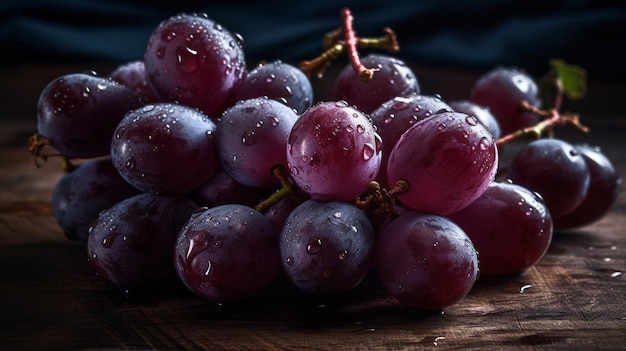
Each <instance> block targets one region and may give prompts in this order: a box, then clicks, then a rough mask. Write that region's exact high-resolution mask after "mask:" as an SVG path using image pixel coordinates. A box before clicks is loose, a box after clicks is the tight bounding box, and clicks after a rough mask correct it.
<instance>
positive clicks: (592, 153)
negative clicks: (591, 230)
mask: <svg viewBox="0 0 626 351" xmlns="http://www.w3.org/2000/svg"><path fill="white" fill-rule="evenodd" d="M574 147H575V148H576V150H577V151H578V152H580V154H581V155H582V157H583V159H584V160H585V164H586V165H587V168H588V169H589V190H588V191H587V195H586V196H585V198H584V199H583V201H582V202H581V203H580V204H579V205H578V206H576V208H575V209H574V210H573V211H571V212H569V213H567V214H565V215H563V216H560V217H556V218H554V227H555V229H557V230H560V229H573V228H579V227H583V226H586V225H589V224H591V223H593V222H595V221H597V220H599V219H601V218H602V217H604V216H605V215H606V214H607V213H608V212H609V210H610V209H611V207H612V206H613V205H614V204H615V202H616V201H617V198H618V196H619V193H620V191H621V187H622V179H621V177H620V175H619V174H618V173H617V169H616V168H615V166H613V164H612V163H611V160H609V158H608V157H607V156H606V155H605V154H604V153H602V150H600V148H599V147H595V146H591V145H589V144H575V145H574Z"/></svg>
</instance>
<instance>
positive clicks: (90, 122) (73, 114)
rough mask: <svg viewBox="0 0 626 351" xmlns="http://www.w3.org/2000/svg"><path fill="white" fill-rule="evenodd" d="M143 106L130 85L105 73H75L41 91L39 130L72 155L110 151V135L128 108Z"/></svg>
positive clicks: (89, 156) (77, 156)
mask: <svg viewBox="0 0 626 351" xmlns="http://www.w3.org/2000/svg"><path fill="white" fill-rule="evenodd" d="M139 106H141V100H140V99H139V97H138V96H137V95H136V94H135V93H134V92H133V91H131V90H130V89H128V88H127V87H125V86H123V85H121V84H119V83H117V82H115V81H113V80H111V79H109V78H103V77H96V76H95V75H90V74H84V73H72V74H67V75H63V76H61V77H58V78H56V79H54V80H53V81H51V82H50V83H48V85H47V86H46V87H45V88H44V89H43V91H42V92H41V94H40V95H39V101H38V104H37V119H38V123H37V130H38V132H39V134H41V135H42V136H44V137H46V138H47V139H49V141H50V145H51V146H52V147H54V148H55V149H56V150H57V151H59V152H60V153H61V154H63V155H65V156H67V157H69V158H92V157H99V156H104V155H108V154H109V153H110V152H111V137H112V136H113V131H114V130H115V127H116V126H117V124H118V123H119V122H120V121H121V120H122V118H124V115H125V114H126V112H128V111H129V110H132V109H135V108H137V107H139Z"/></svg>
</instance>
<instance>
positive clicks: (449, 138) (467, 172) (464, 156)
mask: <svg viewBox="0 0 626 351" xmlns="http://www.w3.org/2000/svg"><path fill="white" fill-rule="evenodd" d="M497 167H498V150H497V148H496V144H495V142H494V140H493V137H492V136H491V134H490V133H489V131H488V130H487V129H486V128H485V126H483V125H482V124H481V123H480V122H478V120H477V119H476V117H474V116H469V115H467V114H464V113H460V112H444V113H438V114H435V115H433V116H431V117H429V118H427V119H424V120H422V121H419V122H417V123H416V124H415V125H413V126H412V127H411V128H409V129H408V130H407V131H406V132H404V134H402V136H401V137H400V139H399V140H398V142H397V143H396V145H395V146H394V148H393V150H392V151H391V154H390V155H389V162H388V164H387V177H388V179H389V183H390V184H395V183H396V182H397V181H398V180H405V181H407V182H408V183H409V186H410V190H409V191H408V192H407V193H405V194H401V195H399V196H398V199H399V200H400V201H401V202H402V203H403V204H405V205H406V206H407V207H410V208H412V209H414V210H421V211H426V212H432V213H436V214H440V215H447V214H450V213H453V212H455V211H458V210H460V209H461V208H463V207H465V206H467V205H469V204H470V203H471V202H472V201H474V200H475V199H476V198H478V196H480V194H482V192H483V191H484V190H485V189H486V188H487V186H489V183H490V182H491V181H492V180H494V178H495V174H496V170H497Z"/></svg>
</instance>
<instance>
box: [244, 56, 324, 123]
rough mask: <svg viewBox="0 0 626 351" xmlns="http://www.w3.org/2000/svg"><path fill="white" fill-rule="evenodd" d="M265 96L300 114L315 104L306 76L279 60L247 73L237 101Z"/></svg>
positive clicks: (261, 65) (311, 88)
mask: <svg viewBox="0 0 626 351" xmlns="http://www.w3.org/2000/svg"><path fill="white" fill-rule="evenodd" d="M262 96H267V97H268V98H270V99H274V100H278V101H280V102H282V103H284V104H285V105H287V106H289V107H291V108H293V109H294V110H295V111H296V113H297V114H301V113H302V112H304V110H306V109H307V108H309V107H311V105H312V104H313V87H312V86H311V82H310V81H309V78H308V77H307V76H306V75H305V74H304V72H302V71H301V70H300V69H298V68H297V67H295V66H293V65H290V64H288V63H284V62H282V61H280V60H278V61H274V62H270V63H263V64H260V65H258V66H257V67H255V68H254V69H253V70H251V71H250V72H248V74H247V76H246V78H245V80H244V82H243V84H242V86H241V87H240V88H239V90H237V93H236V94H235V101H239V100H247V99H251V98H256V97H262Z"/></svg>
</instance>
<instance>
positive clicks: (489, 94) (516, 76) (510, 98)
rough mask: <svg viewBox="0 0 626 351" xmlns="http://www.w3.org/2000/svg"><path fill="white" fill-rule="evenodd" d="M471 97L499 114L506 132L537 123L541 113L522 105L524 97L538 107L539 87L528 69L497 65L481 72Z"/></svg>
mask: <svg viewBox="0 0 626 351" xmlns="http://www.w3.org/2000/svg"><path fill="white" fill-rule="evenodd" d="M469 100H470V101H472V102H474V103H476V104H479V105H481V106H484V107H488V108H489V109H490V110H491V112H492V113H493V115H494V116H495V117H496V119H497V121H498V124H499V125H500V129H501V132H502V134H503V135H507V134H509V133H512V132H514V131H516V130H518V129H522V128H525V127H529V126H532V125H535V124H536V123H537V122H539V117H538V116H537V115H535V114H532V113H530V112H524V111H521V110H520V109H519V104H520V102H521V101H522V100H526V101H527V102H528V103H529V104H530V105H532V106H535V107H539V106H540V105H541V100H540V98H539V88H538V87H537V83H535V81H534V80H533V78H532V77H531V76H529V75H528V74H527V73H526V72H524V71H523V70H521V69H518V68H511V67H498V68H495V69H493V70H491V71H489V72H487V73H485V74H484V75H483V76H481V77H480V78H479V79H478V80H477V81H476V82H475V83H474V85H473V86H472V89H471V91H470V97H469Z"/></svg>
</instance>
